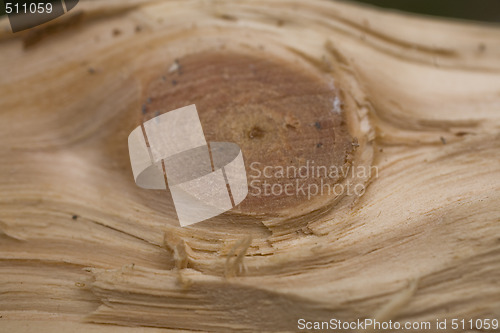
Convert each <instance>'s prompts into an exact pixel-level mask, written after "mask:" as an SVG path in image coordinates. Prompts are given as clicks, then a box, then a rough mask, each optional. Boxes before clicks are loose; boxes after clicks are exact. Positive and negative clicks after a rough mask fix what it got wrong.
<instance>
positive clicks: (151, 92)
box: [0, 0, 500, 332]
mask: <svg viewBox="0 0 500 333" xmlns="http://www.w3.org/2000/svg"><path fill="white" fill-rule="evenodd" d="M0 23H1V25H2V26H1V27H0V30H1V31H2V32H0V50H1V53H0V60H1V61H0V72H1V73H2V76H1V77H0V110H1V114H0V119H1V121H0V161H1V163H0V331H5V332H17V331H26V332H44V331H46V332H54V331H67V332H94V331H95V332H107V331H115V330H120V331H121V330H124V331H125V332H128V331H131V332H138V331H141V332H142V331H144V332H146V331H147V332H149V331H156V330H158V329H159V328H161V329H171V330H176V331H178V330H187V331H211V332H222V331H248V332H265V331H269V332H272V331H283V332H285V331H286V332H288V331H298V330H299V326H298V323H299V322H298V321H299V319H304V320H306V321H311V322H312V321H330V319H339V320H342V321H351V320H357V319H359V318H360V319H364V318H372V319H377V320H380V321H384V320H385V321H388V320H392V321H400V322H406V321H411V322H417V321H418V322H422V321H429V322H431V323H432V325H433V327H435V322H436V320H437V319H439V320H444V319H447V320H448V326H447V330H442V331H451V327H450V322H451V320H452V319H460V320H461V319H465V320H469V319H477V318H489V319H494V318H495V319H500V283H499V281H500V205H499V202H500V163H499V162H500V134H499V133H500V44H499V41H500V28H498V27H494V26H486V25H480V24H472V23H463V22H452V21H440V20H437V19H430V18H424V17H417V16H411V15H404V14H396V13H391V12H385V11H379V10H375V9H370V8H364V7H358V6H354V5H351V4H346V3H342V2H330V1H302V2H299V1H229V0H228V1H163V2H162V1H134V0H132V1H117V0H113V1H80V3H79V4H78V6H77V7H76V8H75V9H74V10H73V11H72V12H70V13H68V14H66V15H64V16H62V17H60V18H58V19H56V20H55V21H52V22H50V23H47V24H45V25H43V26H40V27H37V28H34V29H32V30H29V31H27V32H20V33H17V34H12V33H11V32H9V31H8V21H7V20H6V19H4V20H3V21H2V22H0ZM190 104H196V105H197V108H198V112H199V115H200V120H201V122H202V125H203V128H204V131H205V135H206V138H207V141H229V142H234V143H236V144H238V145H239V146H240V147H241V149H242V152H243V155H244V159H245V164H246V167H247V174H248V176H249V181H251V180H258V181H263V180H266V177H265V175H262V174H261V175H257V174H256V173H257V171H255V170H254V168H253V167H252V163H257V164H254V166H255V165H257V167H255V168H256V169H258V170H261V171H262V169H263V167H264V166H271V167H277V166H292V167H293V168H300V167H301V166H303V165H307V162H308V161H314V162H315V163H316V165H317V166H334V167H336V168H338V169H340V170H344V169H348V170H365V171H366V170H370V171H371V172H369V173H366V172H365V173H363V172H361V173H358V172H354V173H353V172H349V173H346V174H340V175H337V176H336V177H323V178H321V177H313V176H311V175H309V177H304V178H301V179H299V180H300V181H301V182H302V183H301V184H304V186H305V188H308V189H314V188H320V187H321V186H323V185H325V183H322V182H321V181H322V180H324V181H326V185H328V186H329V187H330V188H332V187H334V186H335V185H338V186H339V188H341V186H345V185H347V184H351V186H354V187H356V188H357V189H363V190H362V191H357V192H355V193H346V191H342V192H340V193H333V194H332V193H322V194H321V193H318V194H317V195H313V196H312V197H311V195H310V194H311V193H310V192H307V193H303V192H298V193H296V195H291V196H289V195H284V194H282V193H281V194H275V195H274V194H273V195H270V196H265V195H263V194H262V195H255V193H254V192H252V190H253V189H250V193H249V196H248V197H247V199H246V200H245V201H244V202H243V203H242V204H241V205H239V206H238V207H236V208H235V209H233V210H231V211H229V212H227V213H224V214H222V215H220V216H218V217H216V218H213V219H210V220H208V221H205V222H202V223H198V224H195V225H192V226H189V227H186V228H181V227H180V226H179V224H178V221H177V217H176V214H175V209H174V207H173V203H172V200H171V198H170V197H169V193H168V192H166V191H154V190H153V191H151V190H144V189H141V188H139V187H137V186H136V184H135V183H134V179H133V176H132V172H131V167H130V160H129V155H128V148H127V137H128V135H129V133H130V132H131V131H132V130H133V129H134V128H136V127H137V126H139V125H141V124H142V123H143V122H144V121H145V120H148V119H150V118H152V117H155V116H156V115H158V114H161V113H163V112H166V111H169V110H173V109H176V108H179V107H182V106H185V105H190ZM259 168H260V169H259ZM274 169H276V168H274ZM306 169H307V170H313V169H312V167H311V166H310V165H309V166H306ZM254 171H255V172H254ZM279 178H280V177H278V176H276V177H274V176H273V177H272V178H270V180H269V182H270V184H271V185H273V184H274V185H280V184H281V185H283V184H282V182H283V179H279ZM285 178H286V177H285ZM297 178H300V177H297ZM344 189H345V187H344ZM109 324H114V325H109ZM125 326H129V327H128V328H124V327H125ZM344 331H346V332H347V331H349V330H344ZM352 331H354V330H352ZM456 331H457V330H455V331H454V332H456ZM458 331H460V330H458ZM461 331H476V330H475V329H474V328H472V329H470V328H469V329H464V330H461Z"/></svg>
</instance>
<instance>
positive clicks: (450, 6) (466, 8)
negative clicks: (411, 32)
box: [0, 0, 500, 23]
mask: <svg viewBox="0 0 500 333" xmlns="http://www.w3.org/2000/svg"><path fill="white" fill-rule="evenodd" d="M3 1H4V2H5V1H8V0H3ZM10 1H12V0H10ZM304 1H307V0H304ZM344 1H349V2H362V3H366V4H370V5H374V6H378V7H384V8H393V9H397V10H401V11H407V12H413V13H419V14H426V15H434V16H444V17H452V18H459V19H466V20H474V21H484V22H496V23H500V0H356V1H351V0H344ZM27 2H29V3H31V2H34V3H37V1H27ZM1 3H2V1H1V0H0V4H1ZM1 15H5V8H4V7H3V6H2V5H0V16H1Z"/></svg>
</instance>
